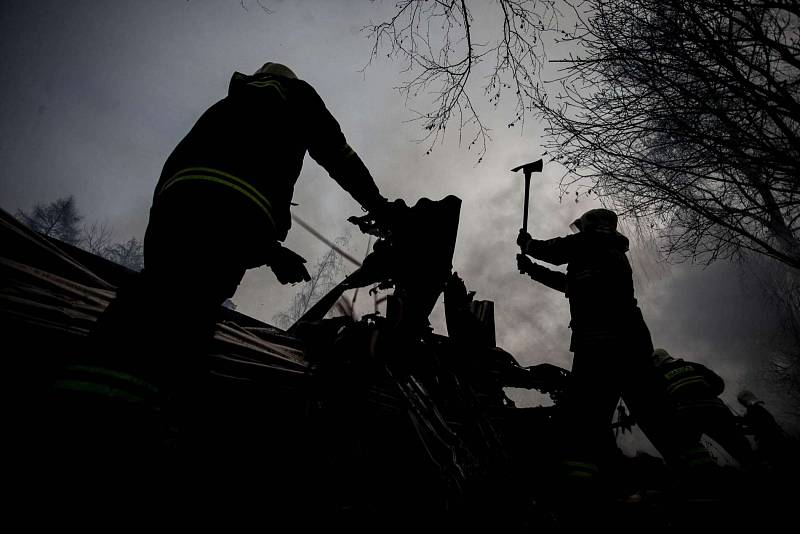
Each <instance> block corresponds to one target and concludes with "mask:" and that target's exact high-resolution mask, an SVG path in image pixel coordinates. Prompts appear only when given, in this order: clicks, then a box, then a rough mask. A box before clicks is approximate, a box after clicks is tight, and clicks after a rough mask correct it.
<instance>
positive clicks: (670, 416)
mask: <svg viewBox="0 0 800 534" xmlns="http://www.w3.org/2000/svg"><path fill="white" fill-rule="evenodd" d="M653 371H654V373H653V382H652V387H653V389H652V392H653V394H654V395H655V399H656V402H655V406H654V408H655V410H656V411H655V414H654V415H655V416H656V417H657V418H658V419H660V420H657V421H654V424H656V425H659V426H660V427H661V428H662V429H663V431H662V432H659V433H657V434H656V435H655V437H654V438H653V440H654V445H656V447H658V448H659V450H660V451H661V452H662V454H663V455H664V456H665V459H666V460H667V461H668V462H672V463H673V464H678V465H680V466H681V467H682V468H684V469H687V470H688V471H692V470H693V469H694V468H699V469H700V470H701V471H702V470H703V469H704V468H705V467H708V466H713V467H716V465H717V464H716V462H715V461H714V460H713V458H712V457H711V456H709V452H708V451H707V450H706V449H705V447H703V445H702V443H701V437H702V435H703V434H705V435H706V436H708V437H709V438H711V439H713V440H714V441H716V442H717V443H718V444H719V445H720V446H722V447H723V448H724V449H725V451H727V452H728V454H730V455H731V456H732V457H733V458H734V459H735V460H736V461H737V462H738V463H739V464H740V465H741V466H742V467H751V466H752V465H753V462H754V460H755V457H754V455H753V450H752V449H751V447H750V444H749V442H748V441H747V438H746V437H745V435H744V434H743V433H742V430H741V428H740V427H739V424H738V422H737V420H736V416H735V415H734V414H733V412H731V410H730V408H728V406H727V405H726V404H725V403H724V402H723V401H722V400H721V399H720V398H719V396H720V395H721V394H722V392H723V391H724V390H725V382H724V381H723V380H722V378H721V377H720V376H719V375H718V374H716V373H715V372H714V371H712V370H711V369H709V368H708V367H706V366H704V365H702V364H699V363H696V362H691V361H687V360H683V359H681V358H673V357H672V356H671V355H670V354H669V353H668V352H667V351H666V350H664V349H656V350H655V351H653ZM659 399H660V400H661V402H660V403H658V402H657V401H658V400H659ZM648 435H649V436H651V437H652V436H653V435H654V433H653V432H651V433H650V434H648ZM659 435H660V436H662V437H664V438H666V439H665V441H666V443H664V441H662V440H661V439H659ZM701 476H702V475H701Z"/></svg>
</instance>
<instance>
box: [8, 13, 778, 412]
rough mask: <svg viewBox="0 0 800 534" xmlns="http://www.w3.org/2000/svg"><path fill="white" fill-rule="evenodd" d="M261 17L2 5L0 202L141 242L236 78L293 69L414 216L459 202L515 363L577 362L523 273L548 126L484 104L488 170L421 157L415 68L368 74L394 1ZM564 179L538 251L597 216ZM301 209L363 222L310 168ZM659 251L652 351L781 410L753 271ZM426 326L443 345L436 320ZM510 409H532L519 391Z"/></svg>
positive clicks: (458, 257) (320, 217)
mask: <svg viewBox="0 0 800 534" xmlns="http://www.w3.org/2000/svg"><path fill="white" fill-rule="evenodd" d="M262 4H263V5H265V6H266V7H268V8H269V10H270V12H266V11H265V10H263V9H261V8H260V7H259V6H258V4H257V3H256V2H255V1H252V2H247V1H246V2H244V5H245V8H243V7H242V5H241V4H240V2H239V1H237V0H226V1H219V0H215V1H211V0H208V1H201V0H191V1H185V0H171V1H167V0H159V1H153V0H137V1H125V0H117V1H114V2H101V1H74V2H61V1H53V0H38V1H36V2H30V1H25V0H23V1H16V0H5V1H4V2H2V4H0V58H1V60H0V68H2V80H3V83H2V89H0V90H1V91H2V98H0V157H1V158H2V175H1V176H2V178H0V207H2V208H3V209H5V210H7V211H10V212H16V211H17V210H18V209H29V208H30V207H31V206H32V205H33V204H34V203H36V202H39V201H46V202H47V201H51V200H54V199H56V198H59V197H63V196H66V195H70V194H72V195H74V196H75V199H76V201H77V204H78V207H79V209H80V211H81V212H82V213H83V214H84V216H85V217H86V220H87V221H99V222H104V223H107V224H108V225H110V226H112V227H113V228H114V230H115V233H116V237H117V238H118V239H123V238H125V239H127V238H128V237H131V236H138V237H141V236H142V235H143V233H144V229H145V227H146V224H147V217H148V209H149V207H150V200H151V196H152V192H153V188H154V186H155V183H156V180H157V178H158V175H159V173H160V171H161V166H162V165H163V162H164V160H165V159H166V157H167V155H168V154H169V153H170V151H171V150H172V149H173V148H174V146H175V145H176V144H177V142H178V141H179V140H180V139H181V138H182V137H183V136H184V135H185V134H186V132H187V131H188V130H189V128H191V126H192V125H193V124H194V122H195V121H196V119H197V118H198V117H199V116H200V114H201V113H202V112H203V111H204V110H205V109H206V108H207V107H208V106H210V105H211V104H213V103H214V102H216V101H217V100H219V99H220V98H222V97H223V96H224V95H225V94H226V91H227V86H228V82H229V80H230V77H231V75H232V73H233V72H234V71H237V70H238V71H240V72H244V73H252V72H253V71H255V70H256V69H257V68H258V67H260V66H261V65H262V64H263V63H264V62H265V61H277V62H280V63H285V64H287V65H289V66H290V67H291V68H292V69H293V70H294V71H295V72H296V73H297V74H298V76H299V77H301V78H303V79H305V80H306V81H308V82H309V83H311V84H312V85H313V86H314V87H315V88H316V89H317V91H318V92H319V94H320V95H321V96H322V97H323V99H324V100H325V101H326V104H327V106H328V108H329V109H330V110H331V111H332V113H333V114H334V115H335V116H336V117H337V119H338V120H339V122H340V123H341V125H342V128H343V131H344V133H345V135H346V136H347V138H348V141H349V142H350V144H351V146H353V148H354V149H355V150H356V151H357V152H358V153H359V155H360V156H361V158H362V159H363V160H364V161H365V163H366V164H367V166H368V167H369V168H370V170H371V171H372V173H373V175H374V176H375V179H376V182H377V183H378V185H379V187H380V188H381V190H382V192H383V194H384V195H385V196H387V197H389V198H390V199H393V198H397V197H402V198H404V199H406V201H407V202H408V203H409V204H412V203H414V202H415V201H416V200H417V199H419V198H420V197H429V198H433V199H439V198H442V197H443V196H445V195H448V194H453V195H456V196H458V197H460V198H461V199H462V200H463V204H462V216H461V226H460V228H459V237H458V243H457V246H456V253H455V258H454V269H455V270H456V271H458V272H459V274H460V275H461V276H462V278H464V280H465V281H466V283H467V286H468V288H470V289H472V290H475V291H477V297H476V298H480V299H488V300H493V301H495V310H496V324H497V330H498V332H497V334H498V336H497V337H498V344H499V345H500V346H501V347H503V348H505V349H506V350H508V351H509V352H511V353H512V354H514V355H515V356H516V357H517V359H518V360H519V361H520V362H521V363H522V364H523V365H531V364H534V363H538V362H541V361H549V362H553V363H556V364H559V365H562V366H565V367H569V365H570V362H571V355H570V353H569V352H568V350H567V347H568V345H569V330H568V329H567V323H568V321H569V312H568V307H567V301H566V299H565V298H564V297H563V295H561V294H557V293H555V292H553V291H551V290H548V289H547V288H545V287H542V286H538V285H536V284H535V283H533V282H532V281H530V280H529V279H527V278H526V277H524V276H522V275H520V274H519V273H518V272H517V271H516V268H515V267H516V263H515V254H516V252H517V247H516V245H515V242H514V241H515V238H516V233H517V230H518V228H519V227H520V225H521V216H522V192H523V188H522V179H521V176H518V175H514V174H512V173H511V172H509V169H511V168H512V167H515V166H517V165H519V164H522V163H526V162H528V161H532V160H535V159H538V158H539V157H540V156H541V152H542V148H541V147H540V146H539V137H538V135H539V133H540V132H541V129H540V128H539V127H538V125H537V124H535V123H534V122H533V121H529V122H528V123H527V124H526V126H525V128H524V130H520V128H519V127H514V128H508V127H507V124H508V122H510V120H509V117H510V116H511V113H510V112H509V110H508V109H506V108H504V107H503V103H501V105H500V106H498V108H494V107H492V106H490V105H488V104H487V103H486V102H483V101H482V102H480V104H481V106H482V107H481V109H482V110H483V116H482V118H483V119H484V120H485V121H486V123H487V125H488V126H489V127H490V128H492V130H493V131H492V138H493V141H492V143H491V144H490V146H489V151H488V153H487V154H486V157H484V159H483V161H482V162H481V163H480V164H478V165H476V160H477V155H476V154H475V152H474V151H471V150H467V147H466V144H467V143H463V146H459V143H458V137H457V135H456V133H457V132H456V131H451V132H450V135H449V136H448V137H447V138H446V140H445V142H444V143H443V144H441V145H437V146H436V147H435V149H434V150H433V151H432V153H431V154H430V155H427V154H426V151H427V148H428V147H427V145H423V144H418V143H416V142H415V141H414V140H415V139H417V138H418V137H419V136H420V135H421V130H420V129H419V127H418V126H417V125H415V124H410V123H408V122H407V121H408V120H409V119H411V118H413V116H414V115H413V110H414V109H416V108H418V107H422V106H423V105H424V103H423V102H420V101H410V102H406V101H405V99H404V98H403V97H402V96H401V95H399V94H398V92H397V91H396V90H395V89H394V88H395V87H396V86H397V85H398V84H399V83H400V81H401V80H402V74H401V72H400V71H401V70H402V68H404V65H402V64H401V63H397V62H393V61H391V60H390V59H388V58H387V57H386V54H385V53H384V54H379V55H378V57H377V58H376V60H375V61H374V62H373V63H372V65H371V66H370V67H369V68H368V69H367V70H366V71H364V72H362V68H363V67H364V65H365V64H366V63H367V62H368V60H369V52H370V48H371V44H370V42H369V41H368V40H367V36H366V34H365V33H363V32H361V31H360V30H361V28H362V27H363V26H364V25H366V24H368V23H369V22H370V20H371V19H372V20H378V19H381V18H382V17H384V16H385V15H386V14H387V13H389V12H390V11H391V9H392V8H393V6H394V3H393V2H386V3H381V2H368V1H356V0H325V1H322V0H317V1H311V0H305V1H302V0H295V1H292V2H281V1H266V0H265V1H263V2H262ZM493 8H494V6H493V4H492V3H489V2H487V3H485V6H482V5H479V4H477V3H476V7H475V9H476V10H477V11H475V15H476V23H475V25H474V26H475V28H474V31H476V32H482V31H488V30H489V28H490V24H489V23H490V22H491V16H490V15H488V14H486V13H483V12H482V11H481V10H485V11H486V10H489V9H493ZM487 12H488V11H487ZM477 81H480V80H477ZM483 100H486V98H484V99H483ZM264 126H265V127H269V125H264ZM308 127H309V128H313V127H314V126H313V125H311V124H309V125H308ZM453 130H455V129H453ZM561 172H562V169H561V168H560V167H558V166H557V165H554V164H551V165H546V166H545V170H544V172H543V173H542V174H541V175H540V176H539V175H535V176H536V178H535V180H534V184H533V187H532V198H531V212H530V223H529V226H530V229H531V233H532V234H533V235H534V236H535V237H540V238H546V237H553V236H556V235H560V234H564V233H567V232H569V230H568V224H569V222H571V221H572V220H573V219H575V218H576V217H577V216H578V215H580V213H582V212H583V211H585V210H587V209H590V208H593V207H597V206H598V204H597V202H596V201H590V200H588V199H581V201H580V202H578V203H576V202H575V201H574V197H573V198H565V200H564V201H563V202H559V198H558V179H559V177H560V175H561ZM294 201H295V202H297V203H298V204H299V205H298V206H297V207H296V208H294V209H295V213H296V214H298V215H299V216H300V217H302V218H303V219H305V220H306V221H308V222H309V223H311V224H312V225H313V226H314V227H316V228H318V229H320V230H321V231H323V233H325V234H326V235H328V236H329V237H331V238H335V237H337V236H340V235H343V234H345V233H346V232H347V231H348V227H349V226H350V225H349V224H348V223H347V222H346V221H345V219H346V218H347V217H348V216H349V215H353V214H359V213H360V209H359V207H358V205H357V204H356V203H355V202H354V201H353V200H351V199H350V198H349V197H348V196H347V194H346V193H344V192H343V191H341V190H340V189H338V187H337V186H336V184H335V183H334V182H333V181H332V180H330V179H329V178H328V177H327V175H326V174H325V172H324V171H323V170H322V169H321V168H320V167H319V166H317V165H316V163H314V161H313V160H311V159H310V158H309V159H307V160H306V162H305V166H304V169H303V173H302V174H301V176H300V179H299V181H298V184H297V188H296V193H295V198H294ZM286 244H287V245H288V246H289V247H291V248H293V249H294V250H296V251H297V252H298V253H300V254H301V255H303V256H304V257H306V258H307V259H308V260H309V264H312V265H313V263H314V262H315V261H316V260H317V259H319V257H320V256H321V255H322V254H323V253H324V252H325V247H324V245H322V244H321V243H320V242H318V241H317V240H315V239H313V238H312V237H310V236H309V234H308V233H306V232H305V230H303V229H302V228H300V227H297V226H295V228H293V229H292V231H291V232H290V236H289V238H288V240H287V243H286ZM350 247H351V249H352V250H353V251H354V252H355V253H357V254H363V251H364V249H365V247H366V238H364V237H363V236H361V235H359V234H358V232H357V231H352V238H351V241H350ZM651 248H652V244H651V243H643V244H640V245H639V246H636V247H635V248H634V250H632V252H631V259H632V262H633V264H634V268H635V269H636V270H637V288H638V291H639V294H638V296H639V301H640V304H641V307H642V310H643V312H644V315H645V318H646V319H647V321H648V324H649V326H650V329H651V331H652V334H653V339H654V342H655V344H656V346H662V347H664V348H666V349H667V350H669V351H670V352H672V353H673V354H675V355H679V356H683V357H686V358H688V359H694V360H696V361H700V362H702V363H705V364H708V365H710V366H711V367H712V368H714V369H715V370H717V371H718V372H719V373H720V374H721V375H722V376H723V377H724V378H725V379H726V382H727V384H728V389H727V391H726V393H725V397H724V398H725V400H726V401H728V402H729V404H731V405H735V394H736V393H737V392H738V391H739V390H740V389H741V388H742V387H749V388H751V389H753V390H754V391H755V392H756V393H757V394H759V395H760V396H762V397H764V398H765V399H767V400H768V402H773V403H774V404H775V410H776V412H780V410H781V408H779V407H778V403H779V402H780V399H781V396H780V395H779V394H778V393H779V392H777V391H772V390H770V388H768V387H767V386H766V385H765V384H762V383H759V382H756V381H755V378H754V377H755V374H756V373H757V372H759V371H760V369H761V367H762V362H763V361H764V359H765V358H766V357H768V356H769V355H770V354H771V353H772V352H773V351H774V350H775V348H776V347H777V345H778V342H779V341H780V340H779V337H778V335H777V333H776V326H777V320H776V317H775V314H774V312H773V310H772V308H771V306H770V305H769V304H768V303H766V301H765V300H764V299H763V298H762V297H761V296H760V294H759V291H758V285H757V284H756V283H754V282H753V281H752V280H753V276H752V270H751V271H748V272H750V273H751V275H748V276H745V277H743V276H742V274H741V272H742V270H741V268H740V267H738V266H736V265H730V264H727V263H718V264H715V265H713V266H711V267H709V268H707V269H703V268H702V267H700V266H695V265H689V264H681V265H677V266H675V265H672V266H668V265H666V264H664V263H659V262H658V260H657V258H655V257H654V256H653V254H652V252H649V250H650V249H651ZM297 289H298V288H297V287H291V286H288V287H283V286H280V285H279V284H278V283H277V282H276V280H275V279H274V277H273V275H272V273H271V271H270V270H269V269H266V268H264V269H258V270H253V271H250V272H249V273H248V274H247V275H246V277H245V279H244V281H243V282H242V284H241V286H240V287H239V290H238V292H237V293H236V295H235V297H234V302H235V303H236V304H237V306H238V309H239V311H242V312H244V313H247V314H249V315H252V316H254V317H256V318H259V319H261V320H264V321H267V322H270V321H272V318H273V316H274V315H275V314H276V313H277V312H279V311H281V310H283V309H285V308H286V307H287V306H288V303H289V301H290V299H291V297H292V295H293V294H294V293H295V292H296V291H297ZM433 319H434V323H435V325H436V328H437V330H438V331H441V332H443V333H444V327H443V321H442V320H441V311H437V312H435V313H434V318H433ZM514 396H515V398H517V399H518V400H520V401H522V402H538V401H539V398H538V397H536V396H535V395H532V394H531V395H529V394H525V393H523V392H514ZM737 407H738V405H737ZM779 415H780V414H779ZM785 417H786V416H785V414H784V419H785Z"/></svg>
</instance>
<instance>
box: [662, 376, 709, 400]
mask: <svg viewBox="0 0 800 534" xmlns="http://www.w3.org/2000/svg"><path fill="white" fill-rule="evenodd" d="M686 386H708V384H707V383H706V381H705V380H704V379H703V377H702V376H687V377H686V378H682V379H680V380H676V381H675V382H673V383H672V384H670V385H669V386H667V393H668V394H669V395H672V394H673V393H675V392H676V391H678V390H679V389H681V388H683V387H686Z"/></svg>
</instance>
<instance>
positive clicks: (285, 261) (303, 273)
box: [269, 245, 311, 284]
mask: <svg viewBox="0 0 800 534" xmlns="http://www.w3.org/2000/svg"><path fill="white" fill-rule="evenodd" d="M270 256H271V258H270V261H269V267H270V269H272V272H273V273H275V276H276V277H277V278H278V282H280V283H281V284H294V283H296V282H308V281H309V280H311V275H309V274H308V271H307V270H306V268H305V266H304V265H303V264H304V263H305V262H306V260H305V258H303V257H302V256H300V255H299V254H297V253H296V252H294V251H292V250H290V249H288V248H286V247H284V246H281V245H276V246H275V248H274V249H273V250H272V253H271V254H270Z"/></svg>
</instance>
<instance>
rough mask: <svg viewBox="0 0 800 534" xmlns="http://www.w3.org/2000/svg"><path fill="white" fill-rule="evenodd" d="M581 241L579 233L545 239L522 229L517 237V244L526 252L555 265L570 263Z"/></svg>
mask: <svg viewBox="0 0 800 534" xmlns="http://www.w3.org/2000/svg"><path fill="white" fill-rule="evenodd" d="M580 241H581V236H580V235H579V234H574V235H568V236H566V237H556V238H553V239H545V240H541V239H533V238H532V237H531V236H530V234H528V233H527V232H523V231H522V230H520V232H519V236H518V237H517V244H518V245H519V246H520V248H521V249H522V251H523V252H524V253H525V254H527V255H528V256H531V257H532V258H536V259H537V260H541V261H546V262H547V263H551V264H553V265H564V264H565V263H569V261H570V259H571V258H572V257H573V256H574V255H575V252H576V250H577V249H578V248H579V247H580V246H581V245H580Z"/></svg>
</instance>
